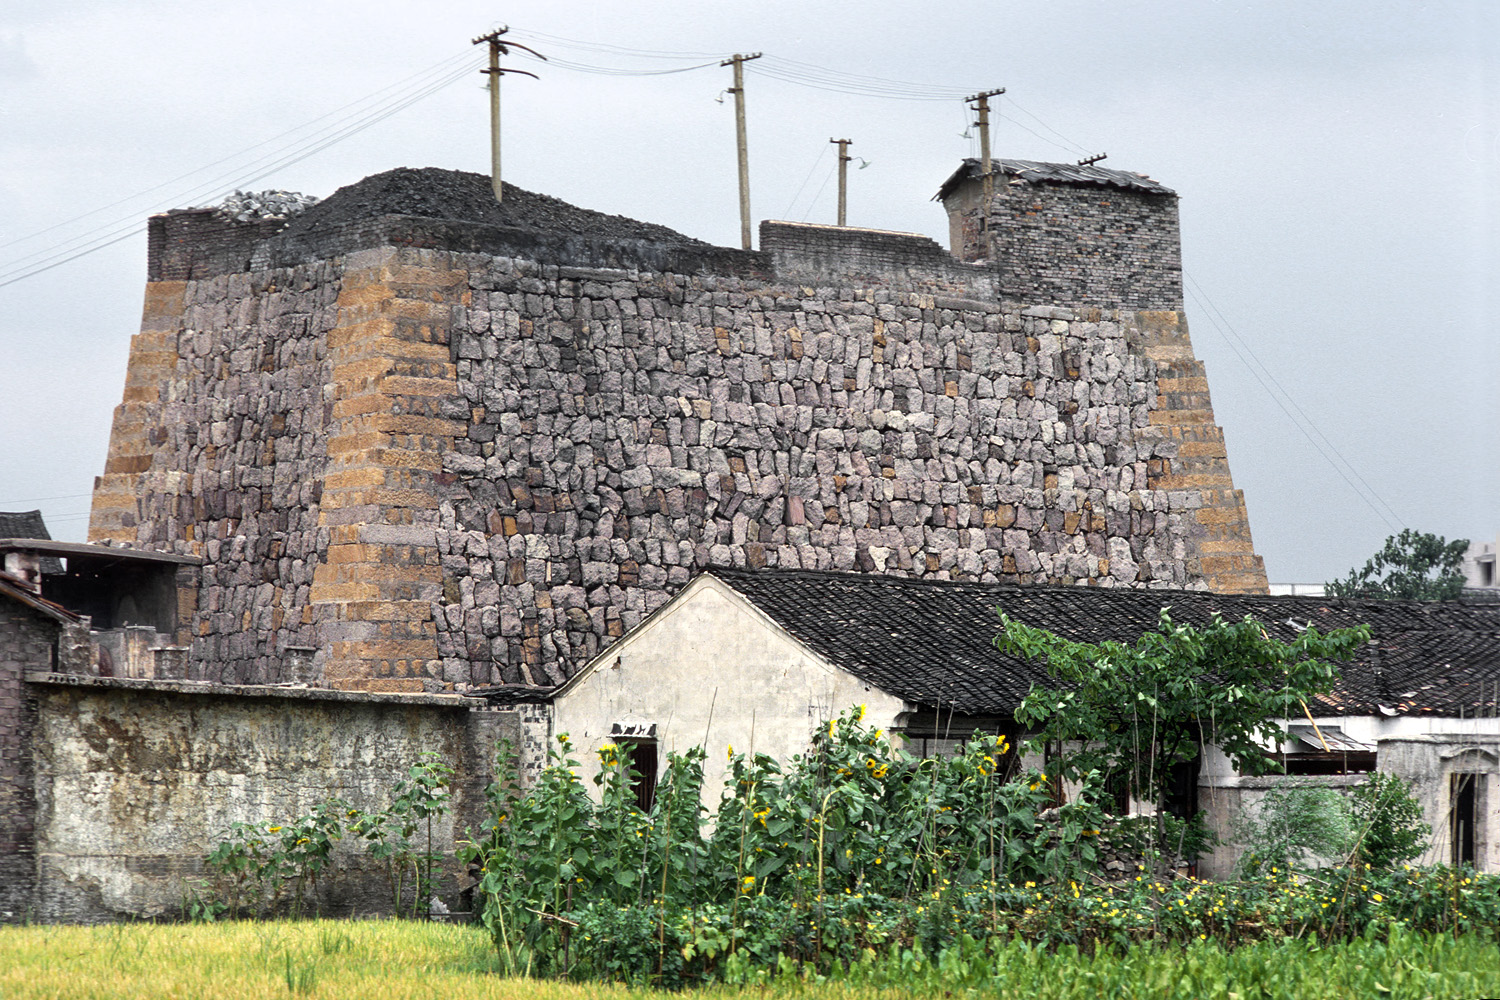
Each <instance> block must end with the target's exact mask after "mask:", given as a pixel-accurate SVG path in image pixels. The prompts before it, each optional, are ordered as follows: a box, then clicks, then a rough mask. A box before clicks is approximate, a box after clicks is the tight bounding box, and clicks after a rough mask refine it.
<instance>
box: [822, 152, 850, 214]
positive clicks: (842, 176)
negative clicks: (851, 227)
mask: <svg viewBox="0 0 1500 1000" xmlns="http://www.w3.org/2000/svg"><path fill="white" fill-rule="evenodd" d="M828 141H829V142H836V143H838V145H839V225H840V226H845V225H848V222H847V219H848V212H847V211H846V209H847V208H848V206H849V161H850V160H852V159H853V158H854V157H852V156H850V155H849V140H848V139H829V140H828Z"/></svg>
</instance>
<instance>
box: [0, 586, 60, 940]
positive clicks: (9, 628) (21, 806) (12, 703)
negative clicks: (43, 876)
mask: <svg viewBox="0 0 1500 1000" xmlns="http://www.w3.org/2000/svg"><path fill="white" fill-rule="evenodd" d="M59 631H60V626H59V625H58V623H57V622H55V621H53V620H51V619H50V618H48V617H47V616H46V615H43V614H41V613H40V612H38V611H34V610H32V609H31V608H28V607H26V606H25V605H22V604H20V603H17V602H14V601H10V600H7V599H6V598H5V597H4V596H0V922H4V921H10V920H24V919H26V918H27V917H28V916H29V915H30V911H31V907H32V902H33V896H34V892H35V889H36V829H35V817H36V796H35V790H34V781H33V773H32V761H31V754H30V752H29V750H30V745H31V733H32V730H33V729H34V728H35V725H36V705H35V703H34V702H33V701H32V699H31V697H30V692H29V691H28V690H27V687H26V684H25V682H24V677H25V675H26V673H27V672H29V671H34V670H50V669H52V656H53V649H54V647H55V644H56V642H57V638H58V634H59Z"/></svg>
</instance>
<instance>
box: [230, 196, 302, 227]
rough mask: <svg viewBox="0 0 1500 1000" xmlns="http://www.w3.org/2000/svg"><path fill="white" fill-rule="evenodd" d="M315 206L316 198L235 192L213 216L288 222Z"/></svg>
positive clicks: (243, 220) (254, 220) (237, 219)
mask: <svg viewBox="0 0 1500 1000" xmlns="http://www.w3.org/2000/svg"><path fill="white" fill-rule="evenodd" d="M317 203H318V197H317V196H316V195H311V194H300V193H298V192H296V191H280V190H277V191H235V192H234V194H232V195H230V196H229V197H227V198H225V199H224V200H223V201H221V202H220V203H219V204H217V205H215V206H214V214H215V215H217V216H218V217H219V218H221V219H226V220H228V219H232V220H234V221H235V222H258V221H260V220H261V219H290V218H292V217H294V216H297V215H301V214H302V213H303V212H305V211H307V209H308V208H310V207H311V206H313V205H316V204H317Z"/></svg>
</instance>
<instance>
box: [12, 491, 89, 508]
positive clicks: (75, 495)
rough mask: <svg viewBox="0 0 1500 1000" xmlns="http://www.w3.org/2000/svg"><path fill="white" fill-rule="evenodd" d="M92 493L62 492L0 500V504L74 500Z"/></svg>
mask: <svg viewBox="0 0 1500 1000" xmlns="http://www.w3.org/2000/svg"><path fill="white" fill-rule="evenodd" d="M93 495H94V494H92V493H64V494H62V495H61V496H55V497H22V498H20V499H19V500H0V504H3V505H4V506H6V507H9V506H10V505H11V504H13V503H41V502H42V501H43V500H76V499H77V498H79V497H91V496H93Z"/></svg>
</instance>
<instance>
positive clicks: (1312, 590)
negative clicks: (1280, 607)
mask: <svg viewBox="0 0 1500 1000" xmlns="http://www.w3.org/2000/svg"><path fill="white" fill-rule="evenodd" d="M1327 588H1328V585H1327V584H1326V583H1273V584H1271V596H1272V597H1327V596H1328V594H1327Z"/></svg>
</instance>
